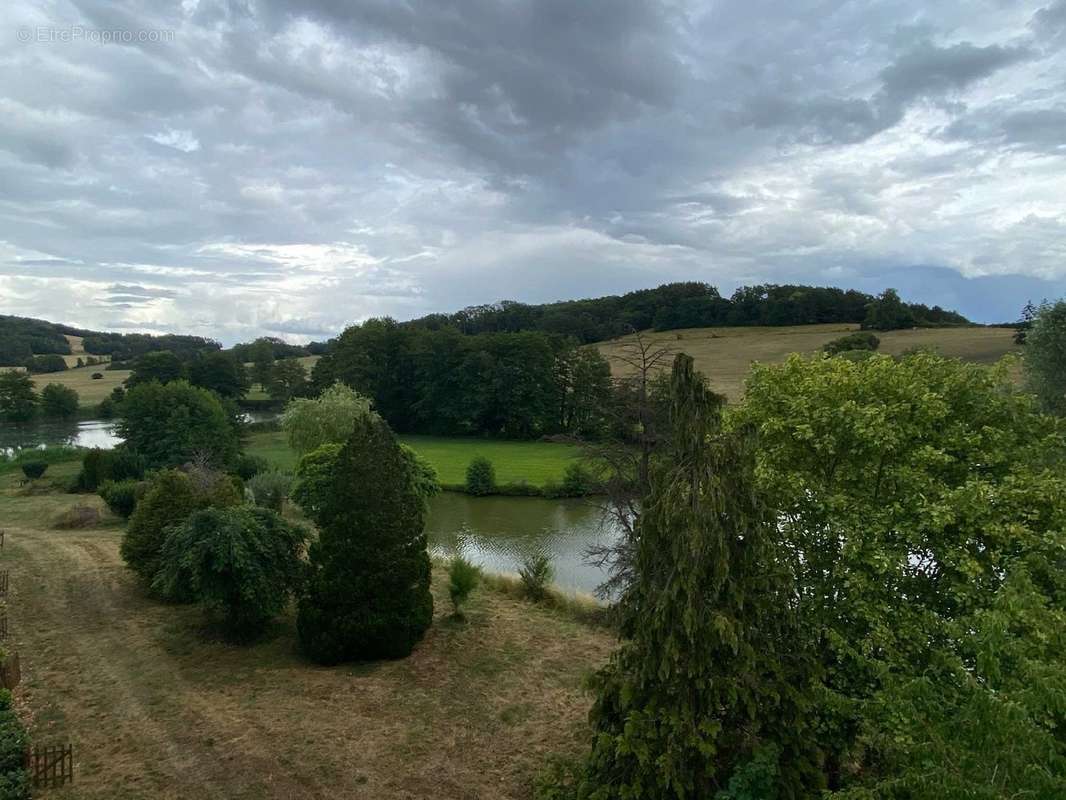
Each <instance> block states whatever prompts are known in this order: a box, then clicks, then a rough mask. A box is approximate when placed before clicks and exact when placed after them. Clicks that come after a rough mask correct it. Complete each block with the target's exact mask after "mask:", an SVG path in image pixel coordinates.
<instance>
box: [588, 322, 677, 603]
mask: <svg viewBox="0 0 1066 800" xmlns="http://www.w3.org/2000/svg"><path fill="white" fill-rule="evenodd" d="M674 355H675V350H674V349H673V348H672V347H670V346H669V345H664V344H662V343H661V342H656V341H655V340H653V339H651V338H649V337H648V336H646V335H645V334H642V333H639V332H637V333H634V334H632V336H631V337H630V339H629V340H628V341H626V342H625V343H624V344H622V345H621V346H620V347H619V348H618V351H617V352H616V353H614V354H613V355H612V356H611V357H610V358H611V360H612V361H613V362H614V363H615V364H616V365H618V366H619V367H620V369H619V370H618V372H619V373H620V374H619V375H618V377H617V378H616V379H615V386H614V395H615V403H614V406H613V408H612V409H611V414H610V416H611V417H612V420H611V422H612V424H611V426H610V427H611V434H610V435H609V436H608V437H607V438H606V439H604V440H603V441H602V442H597V443H595V444H591V445H589V446H587V447H586V448H585V452H584V458H585V460H586V461H588V462H589V463H590V464H591V465H593V467H594V468H595V470H596V471H597V473H598V474H599V475H601V476H602V479H603V485H604V491H605V495H604V499H603V501H602V502H601V503H600V504H599V506H600V511H601V513H602V520H603V524H604V525H609V526H611V527H613V528H615V529H616V530H620V531H621V536H620V538H619V539H618V541H616V542H615V543H613V544H610V545H597V546H594V547H591V548H590V549H589V550H588V551H587V552H586V560H587V561H588V563H590V564H593V565H595V566H598V567H601V568H604V569H606V571H607V574H608V578H607V580H606V581H605V582H604V583H603V584H601V585H600V586H599V587H598V588H597V593H598V594H599V595H600V596H602V597H608V598H614V597H617V596H618V595H619V594H620V592H621V591H622V590H623V589H624V588H625V587H626V586H627V585H628V584H629V580H630V577H631V572H632V553H633V551H634V544H635V537H636V527H637V520H638V519H639V517H640V500H641V498H642V497H644V495H645V494H646V493H647V491H648V489H649V475H650V472H651V462H652V458H653V456H654V453H655V450H656V448H657V447H658V445H659V443H660V441H661V440H662V437H663V436H665V435H666V431H665V430H661V428H662V427H663V426H664V420H663V414H662V404H661V402H660V400H659V398H658V397H657V393H656V392H655V384H656V381H657V380H659V379H661V376H662V375H663V374H664V372H665V370H666V369H667V368H668V367H669V365H670V362H671V361H672V360H673V357H674Z"/></svg>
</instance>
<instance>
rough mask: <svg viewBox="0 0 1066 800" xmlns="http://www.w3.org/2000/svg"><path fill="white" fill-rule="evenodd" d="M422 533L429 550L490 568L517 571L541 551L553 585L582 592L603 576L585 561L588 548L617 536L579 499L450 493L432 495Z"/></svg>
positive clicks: (589, 505) (595, 512) (602, 578)
mask: <svg viewBox="0 0 1066 800" xmlns="http://www.w3.org/2000/svg"><path fill="white" fill-rule="evenodd" d="M426 534H427V536H428V538H429V545H430V549H431V551H432V552H433V553H435V554H437V555H444V556H450V555H452V554H454V553H457V552H458V553H461V554H462V555H464V556H465V557H466V558H468V559H470V560H471V561H473V562H474V563H475V564H479V565H481V566H483V567H485V568H486V569H488V570H490V571H493V572H517V571H518V568H519V566H521V563H522V560H523V559H524V558H526V557H527V556H529V555H532V554H535V553H538V552H541V553H545V554H546V555H548V556H549V557H550V558H551V560H552V566H553V567H554V568H555V583H556V585H557V586H559V587H560V588H562V589H564V590H567V591H575V590H576V591H581V592H592V591H593V590H595V588H596V587H597V586H599V585H600V584H601V583H602V582H603V580H604V577H605V576H604V573H603V571H602V570H601V569H599V568H598V567H594V566H591V565H589V564H586V563H585V553H586V551H587V550H588V548H589V547H590V546H591V545H596V544H608V543H610V542H613V541H615V540H616V539H617V537H618V532H617V530H614V529H611V528H607V527H605V526H603V525H602V524H601V514H600V510H599V509H598V508H596V507H595V506H594V505H592V504H590V503H588V502H586V501H583V500H546V499H543V498H538V497H470V496H468V495H463V494H453V493H450V492H445V493H444V494H441V495H439V496H438V497H436V498H434V499H433V502H432V504H431V506H430V512H429V519H428V521H427V523H426Z"/></svg>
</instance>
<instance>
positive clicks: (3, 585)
mask: <svg viewBox="0 0 1066 800" xmlns="http://www.w3.org/2000/svg"><path fill="white" fill-rule="evenodd" d="M7 577H8V576H7V570H6V569H5V570H0V597H7Z"/></svg>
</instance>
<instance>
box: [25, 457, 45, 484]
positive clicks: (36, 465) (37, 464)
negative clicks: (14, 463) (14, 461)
mask: <svg viewBox="0 0 1066 800" xmlns="http://www.w3.org/2000/svg"><path fill="white" fill-rule="evenodd" d="M47 469H48V463H47V462H45V461H23V462H22V474H23V475H25V476H26V477H27V478H29V479H30V480H31V481H35V480H37V479H38V478H39V477H41V476H42V475H44V473H45V470H47Z"/></svg>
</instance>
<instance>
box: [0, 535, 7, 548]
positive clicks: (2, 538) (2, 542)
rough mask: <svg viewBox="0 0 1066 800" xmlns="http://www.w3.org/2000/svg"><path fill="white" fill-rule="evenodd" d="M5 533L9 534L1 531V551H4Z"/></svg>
mask: <svg viewBox="0 0 1066 800" xmlns="http://www.w3.org/2000/svg"><path fill="white" fill-rule="evenodd" d="M5 533H7V531H0V550H3V549H4V534H5Z"/></svg>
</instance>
